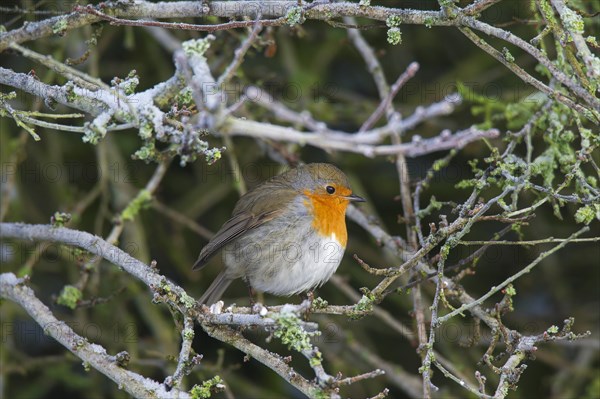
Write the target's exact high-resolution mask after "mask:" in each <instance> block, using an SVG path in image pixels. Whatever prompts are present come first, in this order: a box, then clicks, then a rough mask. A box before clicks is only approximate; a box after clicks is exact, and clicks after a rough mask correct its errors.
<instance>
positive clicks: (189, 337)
mask: <svg viewBox="0 0 600 399" xmlns="http://www.w3.org/2000/svg"><path fill="white" fill-rule="evenodd" d="M182 335H183V338H184V339H186V340H188V341H189V340H192V339H194V330H192V329H191V328H186V329H185V330H183V332H182Z"/></svg>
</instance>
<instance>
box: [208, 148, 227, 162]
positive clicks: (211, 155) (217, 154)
mask: <svg viewBox="0 0 600 399" xmlns="http://www.w3.org/2000/svg"><path fill="white" fill-rule="evenodd" d="M224 149H225V147H222V148H210V149H207V150H205V151H204V156H205V157H206V163H207V164H209V165H212V164H214V163H215V162H217V161H218V160H219V159H221V157H222V156H223V154H222V152H221V151H222V150H224Z"/></svg>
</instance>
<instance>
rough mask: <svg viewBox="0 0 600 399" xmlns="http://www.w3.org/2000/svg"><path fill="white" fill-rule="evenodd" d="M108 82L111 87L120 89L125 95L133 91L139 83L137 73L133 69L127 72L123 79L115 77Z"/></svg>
mask: <svg viewBox="0 0 600 399" xmlns="http://www.w3.org/2000/svg"><path fill="white" fill-rule="evenodd" d="M110 83H111V84H112V85H113V87H116V88H118V89H120V90H121V91H122V92H123V93H125V94H126V95H131V94H134V93H135V89H136V88H137V86H138V85H139V84H140V78H139V76H138V75H137V71H136V70H135V69H134V70H132V71H131V72H129V74H128V75H127V77H126V78H125V79H121V78H117V77H115V78H113V80H111V82H110Z"/></svg>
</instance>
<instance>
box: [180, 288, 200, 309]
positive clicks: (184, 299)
mask: <svg viewBox="0 0 600 399" xmlns="http://www.w3.org/2000/svg"><path fill="white" fill-rule="evenodd" d="M179 302H180V303H181V304H182V305H183V306H185V308H186V309H191V308H193V307H194V306H195V305H196V301H194V298H192V297H191V296H189V295H188V294H186V293H185V292H184V293H183V294H181V296H180V297H179Z"/></svg>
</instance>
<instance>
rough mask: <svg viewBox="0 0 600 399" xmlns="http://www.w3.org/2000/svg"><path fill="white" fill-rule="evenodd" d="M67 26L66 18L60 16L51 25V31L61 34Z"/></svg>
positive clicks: (65, 30)
mask: <svg viewBox="0 0 600 399" xmlns="http://www.w3.org/2000/svg"><path fill="white" fill-rule="evenodd" d="M68 27H69V25H68V23H67V19H66V18H60V19H59V20H58V21H56V22H55V23H54V25H52V33H54V34H55V35H59V36H63V35H64V34H65V33H66V32H67V28H68Z"/></svg>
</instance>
